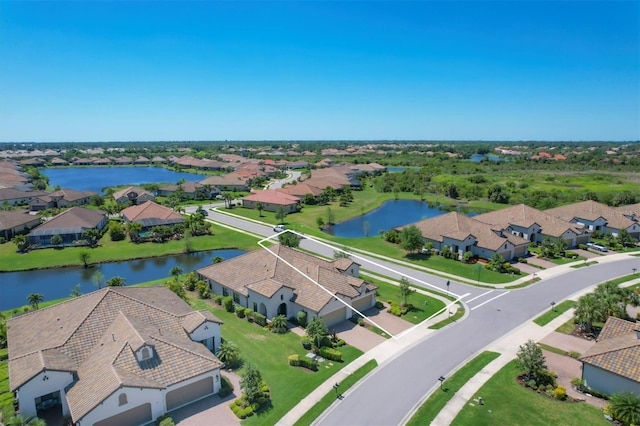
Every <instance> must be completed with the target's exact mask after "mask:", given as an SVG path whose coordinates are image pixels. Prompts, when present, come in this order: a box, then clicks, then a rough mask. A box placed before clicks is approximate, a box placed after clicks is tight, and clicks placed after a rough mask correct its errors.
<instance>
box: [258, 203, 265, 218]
mask: <svg viewBox="0 0 640 426" xmlns="http://www.w3.org/2000/svg"><path fill="white" fill-rule="evenodd" d="M256 209H257V210H258V214H259V215H260V217H262V210H264V204H262V203H261V202H259V201H258V204H256Z"/></svg>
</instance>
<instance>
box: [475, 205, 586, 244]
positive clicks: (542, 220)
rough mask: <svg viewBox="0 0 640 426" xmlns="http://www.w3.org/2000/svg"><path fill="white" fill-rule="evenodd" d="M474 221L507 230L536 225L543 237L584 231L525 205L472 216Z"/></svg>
mask: <svg viewBox="0 0 640 426" xmlns="http://www.w3.org/2000/svg"><path fill="white" fill-rule="evenodd" d="M474 219H475V220H479V221H480V222H484V223H487V224H490V225H494V226H496V227H497V228H499V229H507V228H508V227H509V225H516V226H521V227H523V228H529V227H531V226H532V225H533V224H536V223H537V224H538V225H539V226H540V228H541V229H542V232H543V233H544V234H545V235H549V236H552V237H560V236H561V235H562V234H564V233H565V232H567V231H571V232H573V233H574V234H577V235H580V234H583V233H584V232H585V231H584V229H583V228H582V227H581V226H578V225H576V224H574V223H570V222H569V221H567V220H564V219H561V218H559V217H556V216H554V215H552V214H549V213H547V212H543V211H541V210H538V209H535V208H533V207H529V206H527V205H526V204H518V205H516V206H510V207H505V208H504V209H500V210H496V211H493V212H490V213H483V214H480V215H478V216H474Z"/></svg>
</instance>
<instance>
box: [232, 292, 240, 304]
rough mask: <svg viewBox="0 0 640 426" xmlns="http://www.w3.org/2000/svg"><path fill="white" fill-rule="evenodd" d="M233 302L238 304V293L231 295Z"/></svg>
mask: <svg viewBox="0 0 640 426" xmlns="http://www.w3.org/2000/svg"><path fill="white" fill-rule="evenodd" d="M233 301H234V302H236V303H240V296H238V293H233Z"/></svg>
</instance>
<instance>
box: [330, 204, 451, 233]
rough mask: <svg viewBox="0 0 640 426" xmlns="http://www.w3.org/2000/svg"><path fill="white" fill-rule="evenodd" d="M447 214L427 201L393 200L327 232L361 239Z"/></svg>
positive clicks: (338, 224)
mask: <svg viewBox="0 0 640 426" xmlns="http://www.w3.org/2000/svg"><path fill="white" fill-rule="evenodd" d="M445 213H447V211H445V210H441V209H438V208H436V207H433V206H429V203H427V202H426V201H419V200H391V201H387V202H385V203H383V204H382V205H381V206H380V207H379V208H377V209H376V210H373V211H372V212H369V213H367V214H365V215H362V216H358V217H354V218H353V219H349V220H347V221H344V222H340V223H337V224H335V225H334V226H332V227H330V228H327V229H326V232H327V233H328V234H330V235H335V236H336V237H344V238H360V237H365V236H367V234H368V235H369V236H371V235H378V233H379V232H380V231H381V230H382V231H388V230H389V229H392V228H395V227H397V226H402V225H408V224H410V223H414V222H418V221H420V220H422V219H428V218H431V217H436V216H440V215H441V214H445Z"/></svg>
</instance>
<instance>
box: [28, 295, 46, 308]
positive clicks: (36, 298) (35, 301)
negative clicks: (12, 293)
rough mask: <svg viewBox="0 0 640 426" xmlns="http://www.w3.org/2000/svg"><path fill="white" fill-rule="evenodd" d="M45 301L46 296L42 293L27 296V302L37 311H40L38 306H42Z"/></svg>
mask: <svg viewBox="0 0 640 426" xmlns="http://www.w3.org/2000/svg"><path fill="white" fill-rule="evenodd" d="M43 300H44V296H43V295H41V294H40V293H31V294H30V295H29V296H27V301H28V302H29V304H30V305H31V306H33V309H36V310H37V309H38V305H40V303H41V302H42V301H43Z"/></svg>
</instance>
